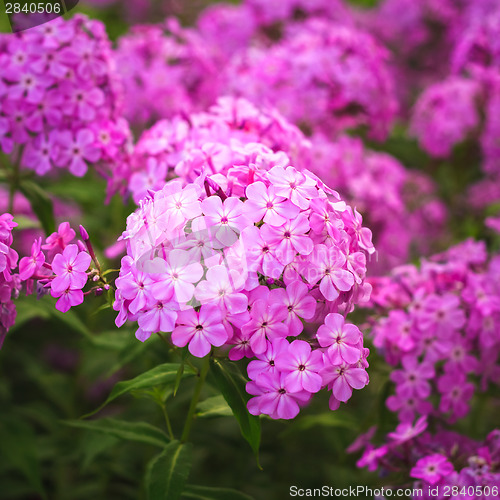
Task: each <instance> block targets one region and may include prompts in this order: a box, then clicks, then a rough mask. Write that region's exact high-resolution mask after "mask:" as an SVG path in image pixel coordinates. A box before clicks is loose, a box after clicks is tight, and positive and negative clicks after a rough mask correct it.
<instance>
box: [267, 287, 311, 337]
mask: <svg viewBox="0 0 500 500" xmlns="http://www.w3.org/2000/svg"><path fill="white" fill-rule="evenodd" d="M270 300H271V303H274V302H276V303H280V304H282V305H283V306H285V307H286V310H287V311H288V316H287V317H286V319H285V325H286V326H287V327H288V335H289V336H293V337H296V336H297V335H298V334H299V333H300V332H302V330H303V329H304V325H303V324H302V321H301V318H303V319H311V318H312V317H313V316H314V313H315V310H316V300H315V299H314V297H311V296H310V294H309V288H308V286H307V285H306V284H305V283H303V282H302V281H299V280H294V281H292V282H291V283H289V284H288V285H287V286H286V288H285V289H283V288H275V289H273V290H272V291H271V295H270Z"/></svg>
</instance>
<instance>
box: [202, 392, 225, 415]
mask: <svg viewBox="0 0 500 500" xmlns="http://www.w3.org/2000/svg"><path fill="white" fill-rule="evenodd" d="M197 409H198V411H197V413H196V416H197V417H201V418H210V417H230V416H231V415H232V414H233V411H232V410H231V408H230V407H229V405H228V404H227V403H226V400H225V399H224V396H222V395H220V394H219V395H218V396H212V397H211V398H207V399H205V401H202V402H201V403H199V404H198V406H197Z"/></svg>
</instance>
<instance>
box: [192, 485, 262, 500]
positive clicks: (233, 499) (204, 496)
mask: <svg viewBox="0 0 500 500" xmlns="http://www.w3.org/2000/svg"><path fill="white" fill-rule="evenodd" d="M182 498H184V499H186V500H253V498H252V497H250V496H248V495H245V494H244V493H241V492H239V491H237V490H233V489H231V488H211V487H208V486H194V485H188V486H186V490H185V491H184V494H183V495H182Z"/></svg>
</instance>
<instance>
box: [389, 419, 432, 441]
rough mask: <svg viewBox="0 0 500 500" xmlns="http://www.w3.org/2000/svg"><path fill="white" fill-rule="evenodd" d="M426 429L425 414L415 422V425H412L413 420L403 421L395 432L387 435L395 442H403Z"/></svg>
mask: <svg viewBox="0 0 500 500" xmlns="http://www.w3.org/2000/svg"><path fill="white" fill-rule="evenodd" d="M425 429H427V417H426V416H423V417H420V418H419V419H418V420H417V421H416V422H415V425H412V424H411V422H402V423H401V424H399V425H398V426H397V427H396V430H395V431H394V432H389V434H387V437H388V438H390V439H391V440H392V441H393V442H394V443H397V444H401V443H405V442H406V441H409V440H410V439H413V438H414V437H417V436H418V435H420V434H422V432H424V431H425Z"/></svg>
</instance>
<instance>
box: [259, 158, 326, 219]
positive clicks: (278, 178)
mask: <svg viewBox="0 0 500 500" xmlns="http://www.w3.org/2000/svg"><path fill="white" fill-rule="evenodd" d="M268 176H269V180H270V181H271V182H272V183H273V186H274V189H275V192H276V194H277V195H279V196H282V197H283V198H286V199H287V200H290V201H291V202H292V203H293V204H294V205H296V206H297V207H299V208H300V209H301V210H306V209H307V208H309V205H310V203H311V199H312V198H313V197H315V196H316V187H315V182H314V180H313V179H311V178H310V177H306V176H305V175H304V174H303V173H301V172H299V171H298V170H296V169H295V168H294V167H287V168H286V169H285V168H283V167H273V168H272V169H271V170H270V171H269V174H268Z"/></svg>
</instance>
